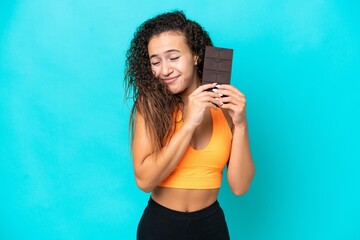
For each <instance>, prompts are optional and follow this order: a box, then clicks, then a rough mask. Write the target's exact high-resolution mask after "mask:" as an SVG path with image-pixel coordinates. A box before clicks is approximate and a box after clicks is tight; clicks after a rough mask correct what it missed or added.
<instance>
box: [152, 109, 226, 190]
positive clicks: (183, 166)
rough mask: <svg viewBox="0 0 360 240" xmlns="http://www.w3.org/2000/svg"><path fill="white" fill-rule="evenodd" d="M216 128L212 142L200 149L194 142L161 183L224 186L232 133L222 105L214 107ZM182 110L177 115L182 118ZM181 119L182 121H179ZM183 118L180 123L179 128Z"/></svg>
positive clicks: (177, 185) (212, 110) (197, 187)
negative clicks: (223, 179)
mask: <svg viewBox="0 0 360 240" xmlns="http://www.w3.org/2000/svg"><path fill="white" fill-rule="evenodd" d="M210 110H211V117H212V124H213V132H212V136H211V139H210V142H209V144H208V145H207V146H206V147H205V148H203V149H201V150H196V149H194V148H192V147H191V146H190V145H189V146H188V148H187V149H186V150H185V153H184V155H183V157H182V159H181V160H180V162H179V163H178V165H177V166H176V168H175V170H174V171H173V172H172V173H171V174H170V175H169V176H168V177H167V178H165V179H164V180H163V181H162V182H161V183H160V184H159V186H162V187H171V188H183V189H213V188H220V185H221V180H222V171H223V169H224V167H225V165H226V163H227V162H228V160H229V157H230V150H231V140H232V133H231V130H230V128H229V125H228V123H227V121H226V118H225V115H224V113H223V112H222V110H221V109H218V110H215V109H212V108H210ZM181 117H182V113H181V112H180V111H179V114H178V116H177V117H176V118H177V119H181ZM178 122H180V121H178ZM181 125H182V122H180V123H178V124H177V126H176V129H179V128H180V127H181Z"/></svg>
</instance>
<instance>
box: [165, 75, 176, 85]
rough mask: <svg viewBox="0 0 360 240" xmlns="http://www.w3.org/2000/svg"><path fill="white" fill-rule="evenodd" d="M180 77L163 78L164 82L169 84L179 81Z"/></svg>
mask: <svg viewBox="0 0 360 240" xmlns="http://www.w3.org/2000/svg"><path fill="white" fill-rule="evenodd" d="M178 77H179V76H176V77H168V78H163V81H164V83H166V84H169V83H172V82H174V81H176V79H178Z"/></svg>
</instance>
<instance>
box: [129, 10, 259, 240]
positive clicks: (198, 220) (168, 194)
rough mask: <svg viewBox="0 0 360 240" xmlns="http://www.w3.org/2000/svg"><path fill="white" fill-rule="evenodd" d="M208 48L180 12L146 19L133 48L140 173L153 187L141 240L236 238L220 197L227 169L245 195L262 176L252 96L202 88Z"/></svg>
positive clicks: (146, 186) (141, 182)
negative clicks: (254, 144) (248, 99)
mask: <svg viewBox="0 0 360 240" xmlns="http://www.w3.org/2000/svg"><path fill="white" fill-rule="evenodd" d="M207 45H209V46H212V42H211V39H210V37H209V35H208V34H207V32H206V31H205V30H204V29H203V28H202V27H201V26H200V25H199V24H198V23H196V22H194V21H191V20H188V19H186V17H185V15H184V14H183V13H182V12H180V11H175V12H169V13H164V14H161V15H158V16H156V17H154V18H152V19H149V20H147V21H146V22H144V23H143V24H142V25H141V26H140V27H139V28H138V29H137V32H136V33H135V35H134V38H133V40H132V42H131V45H130V48H129V50H128V52H127V61H126V76H125V85H126V90H127V93H128V94H130V91H132V92H131V93H132V95H133V98H134V106H133V108H132V113H131V118H130V123H131V130H132V131H131V136H132V154H133V166H134V172H135V177H136V183H137V185H138V187H139V188H140V189H142V190H143V191H145V192H151V197H150V200H149V203H148V206H147V207H146V209H145V211H144V214H143V216H142V218H141V220H140V223H139V226H138V231H137V238H138V239H140V240H144V239H156V240H159V239H160V240H161V239H166V240H176V239H206V240H211V239H229V233H228V228H227V225H226V221H225V217H224V214H223V211H222V209H221V207H220V206H219V203H218V201H217V197H218V193H219V188H220V185H221V178H222V170H223V169H224V167H225V165H227V167H228V168H227V179H228V182H229V185H230V187H231V190H232V192H233V193H234V194H235V195H237V196H239V195H242V194H244V193H245V192H246V191H247V190H248V188H249V186H250V183H251V180H252V178H253V176H254V171H255V168H254V164H253V161H252V158H251V154H250V147H249V140H248V131H247V122H246V111H245V96H244V95H243V94H242V93H241V92H240V91H239V90H238V89H236V88H235V87H233V86H230V85H221V86H220V85H217V84H216V83H214V84H204V85H201V76H202V67H203V60H204V51H205V46H207ZM211 89H214V90H213V91H209V90H211Z"/></svg>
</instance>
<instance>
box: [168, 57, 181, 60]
mask: <svg viewBox="0 0 360 240" xmlns="http://www.w3.org/2000/svg"><path fill="white" fill-rule="evenodd" d="M179 58H180V56H178V57H171V58H170V60H171V61H175V60H176V59H179Z"/></svg>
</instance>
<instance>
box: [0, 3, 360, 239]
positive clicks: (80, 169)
mask: <svg viewBox="0 0 360 240" xmlns="http://www.w3.org/2000/svg"><path fill="white" fill-rule="evenodd" d="M175 9H179V10H184V12H185V13H186V14H187V16H188V17H189V18H190V19H193V20H196V21H198V22H199V23H200V24H202V25H203V26H204V27H205V29H206V30H207V31H208V32H209V33H210V36H211V37H212V39H213V41H214V43H215V45H217V46H221V47H229V48H234V50H235V52H234V63H233V64H234V65H233V74H232V83H233V84H234V85H235V86H236V87H238V88H239V89H240V90H241V91H242V92H244V94H245V95H246V97H247V104H248V105H247V114H248V122H249V128H250V142H251V150H252V154H253V158H254V161H255V164H256V167H257V171H256V176H255V179H254V181H253V184H252V186H251V189H250V190H249V192H248V193H247V194H246V195H244V196H241V197H236V196H234V195H232V194H231V192H230V190H229V187H228V185H227V182H226V179H224V181H223V187H222V189H221V191H220V197H219V198H220V202H221V204H222V206H223V208H224V211H225V214H226V216H227V221H228V225H229V229H230V232H231V237H232V239H235V240H238V239H239V240H240V239H256V240H257V239H284V240H285V239H360V230H359V228H358V227H359V225H360V220H359V216H360V206H359V202H360V188H359V185H360V177H359V174H358V172H359V170H360V169H359V167H360V163H359V162H360V150H359V134H360V131H359V130H360V129H359V122H360V121H359V120H360V119H359V115H360V110H359V109H360V108H359V103H360V98H359V91H360V83H359V81H360V71H359V68H360V27H359V22H360V17H359V10H360V5H359V2H358V1H340V0H332V1H325V0H315V1H314V0H304V1H285V0H280V1H264V0H263V1H245V0H244V1H229V0H223V1H213V0H211V1H165V0H153V1H145V0H141V1H139V0H138V1H130V2H129V1H114V0H108V1H98V0H91V1H70V0H62V1H55V0H54V1H44V0H42V1H41V0H32V1H30V0H22V1H16V0H13V1H2V2H1V4H0V53H1V54H0V158H1V159H0V239H4V240H13V239H14V240H18V239H19V240H20V239H21V240H23V239H37V240H42V239H52V240H57V239H59V240H60V239H61V240H62V239H66V240H67V239H81V240H82V239H86V240H88V239H126V240H127V239H129V240H131V239H135V232H136V227H137V223H138V220H139V218H140V216H141V214H142V211H143V208H144V207H145V206H146V203H147V200H148V197H149V194H146V193H143V192H141V191H140V190H139V189H138V188H137V187H136V184H135V180H134V175H133V169H132V160H131V155H130V151H129V136H128V118H129V109H130V107H131V104H126V103H125V102H124V89H123V77H124V61H125V53H126V50H127V49H128V47H129V42H130V40H131V38H132V36H133V34H134V31H135V29H136V27H137V26H139V25H140V24H141V23H142V22H143V21H145V20H146V19H148V18H149V17H153V16H154V15H156V14H159V13H162V12H164V11H169V10H175Z"/></svg>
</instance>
